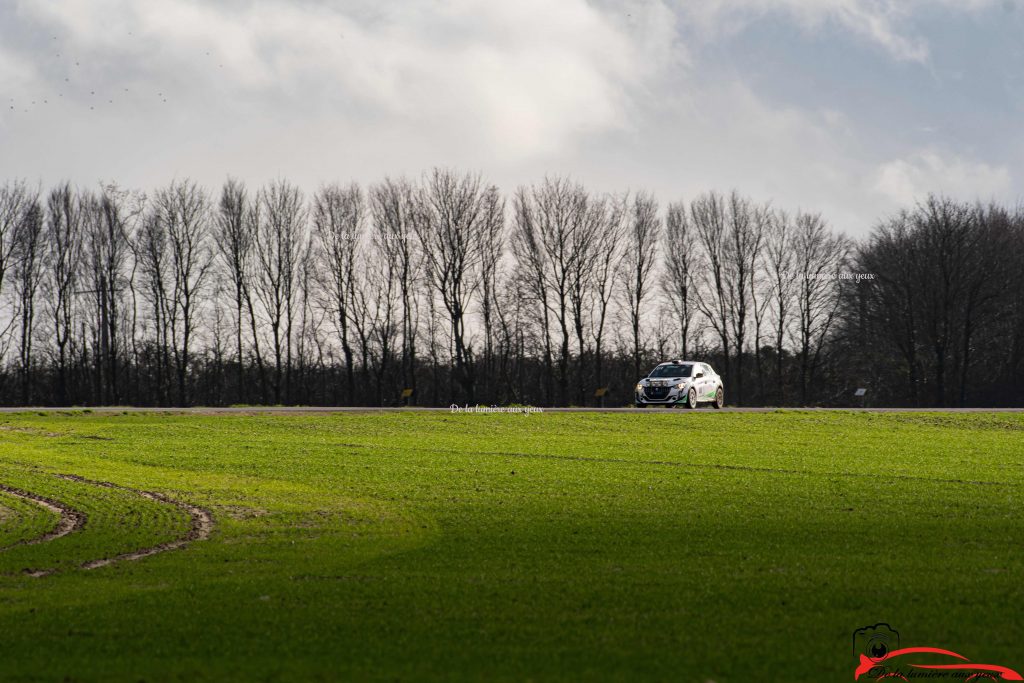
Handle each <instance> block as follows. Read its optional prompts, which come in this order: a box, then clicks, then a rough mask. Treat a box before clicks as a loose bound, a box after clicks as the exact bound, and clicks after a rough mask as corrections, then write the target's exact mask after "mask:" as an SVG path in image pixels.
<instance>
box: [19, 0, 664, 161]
mask: <svg viewBox="0 0 1024 683" xmlns="http://www.w3.org/2000/svg"><path fill="white" fill-rule="evenodd" d="M20 11H21V13H22V15H23V16H26V17H29V18H32V19H34V20H36V21H38V22H40V23H42V24H46V25H55V26H57V27H58V28H59V34H60V36H61V41H62V43H70V45H71V46H72V49H74V50H75V51H76V52H84V53H88V54H89V55H90V57H89V59H90V68H91V69H92V73H93V74H94V75H95V76H96V77H97V78H101V77H103V73H102V71H103V70H105V69H108V68H112V67H114V66H115V65H117V64H129V65H132V66H129V67H127V69H128V71H129V72H131V71H132V70H134V71H135V72H136V73H135V77H136V78H137V79H141V80H144V81H148V82H160V81H163V82H168V81H170V82H176V83H178V84H182V85H184V84H187V85H188V86H189V88H190V89H191V90H192V91H193V92H195V91H196V90H197V89H199V88H205V89H207V90H213V91H216V92H217V93H219V94H221V95H223V94H224V93H225V91H227V92H228V93H233V94H234V96H235V97H236V98H239V99H241V98H257V99H259V98H266V99H264V100H263V101H262V104H263V106H267V100H269V99H276V101H277V103H278V104H280V102H281V101H282V99H287V100H288V101H290V102H291V103H292V104H293V106H294V107H295V108H304V109H306V110H313V111H318V110H319V111H324V110H332V111H337V110H338V108H339V107H344V108H345V109H346V110H347V113H348V114H349V115H350V116H351V115H352V113H353V111H354V110H357V111H358V110H362V111H363V112H365V113H366V115H369V116H372V117H375V118H377V119H385V120H386V119H387V118H388V117H396V118H401V119H402V120H404V121H406V122H412V123H413V124H414V125H415V126H416V127H417V129H418V130H420V131H422V132H423V133H424V134H427V133H428V132H429V134H431V135H435V136H437V137H438V138H439V139H443V140H447V141H448V142H450V143H454V142H455V141H459V140H461V141H463V143H464V144H475V145H486V146H488V147H490V148H492V149H494V150H495V151H496V153H499V154H502V155H506V156H510V157H530V156H535V155H539V154H552V153H556V152H558V151H560V150H563V149H565V148H568V147H571V146H572V145H573V144H575V143H578V142H579V141H580V139H581V138H582V137H584V136H586V135H588V134H592V133H595V132H601V131H607V130H615V129H623V128H627V127H628V126H629V125H630V115H629V109H630V101H631V92H632V91H633V90H640V89H643V88H644V87H645V86H647V85H648V84H649V83H650V82H651V79H652V78H653V77H654V76H656V75H657V74H658V73H659V72H660V70H662V69H664V68H667V67H668V66H669V65H670V64H672V63H674V61H675V60H676V57H677V56H678V54H679V53H678V52H677V51H676V50H675V48H674V45H673V41H674V38H675V33H674V31H673V29H672V14H671V13H670V12H669V11H668V10H667V8H666V7H665V6H664V5H663V4H661V3H660V2H648V3H643V4H637V5H636V6H632V7H630V9H629V11H628V12H619V11H614V12H609V11H603V10H601V9H599V8H597V7H595V6H593V5H591V4H589V3H588V2H586V0H561V1H559V2H555V3H552V2H546V1H545V0H518V1H517V2H490V1H487V0H447V1H441V0H438V1H435V2H430V3H422V4H419V5H409V4H405V3H403V4H401V5H398V4H386V3H381V4H377V3H371V2H369V1H368V0H356V1H350V2H347V3H340V4H338V3H332V4H326V3H308V2H307V3H295V2H285V1H284V0H266V1H264V2H260V3H246V4H244V5H239V4H235V3H209V2H204V1H201V0H168V1H163V2H159V3H156V2H154V3H140V2H135V1H132V0H22V1H21V4H20ZM634 15H635V16H634ZM207 98H208V93H204V94H203V95H202V96H201V99H207Z"/></svg>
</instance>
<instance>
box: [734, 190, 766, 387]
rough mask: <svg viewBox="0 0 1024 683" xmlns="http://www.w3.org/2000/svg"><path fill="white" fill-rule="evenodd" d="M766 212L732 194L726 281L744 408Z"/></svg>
mask: <svg viewBox="0 0 1024 683" xmlns="http://www.w3.org/2000/svg"><path fill="white" fill-rule="evenodd" d="M765 215H766V211H765V210H763V209H761V208H759V207H757V206H755V205H754V204H753V203H752V202H751V201H750V200H748V199H744V198H743V197H740V196H739V195H738V194H737V193H736V192H733V193H732V194H730V195H729V224H728V235H729V238H728V242H727V245H728V248H727V249H726V252H725V253H726V256H727V260H726V263H727V270H728V273H729V277H728V278H727V280H726V284H727V286H726V290H727V292H728V296H729V300H728V310H729V318H730V320H731V322H732V339H733V342H734V343H735V355H734V358H735V359H736V375H735V379H734V384H735V385H736V401H737V403H739V404H740V405H743V399H744V394H743V379H744V375H743V355H744V347H745V345H746V339H747V333H748V332H749V329H748V323H749V316H750V314H751V308H752V306H753V303H754V302H753V299H752V293H753V291H754V285H755V282H754V278H755V274H756V272H757V265H758V260H759V254H760V252H761V247H762V245H763V235H764V223H765Z"/></svg>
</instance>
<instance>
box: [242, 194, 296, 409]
mask: <svg viewBox="0 0 1024 683" xmlns="http://www.w3.org/2000/svg"><path fill="white" fill-rule="evenodd" d="M257 201H258V202H259V205H260V211H259V222H258V225H257V228H256V231H255V233H254V239H253V246H254V249H253V253H254V256H255V261H256V266H257V268H256V272H255V277H254V290H255V292H256V296H257V298H258V299H259V301H260V303H261V304H262V307H263V311H264V312H265V313H266V315H267V320H268V322H269V325H270V335H271V342H272V344H273V350H274V379H273V381H272V382H271V388H272V389H273V392H274V403H280V402H281V399H282V396H288V395H289V392H290V389H291V372H292V326H293V324H294V319H295V316H294V313H295V312H294V308H293V302H294V297H295V292H296V280H297V277H298V273H299V263H298V261H299V255H300V254H301V253H302V250H303V245H304V241H305V239H306V234H305V225H306V210H305V206H304V203H303V200H302V193H301V192H300V191H299V189H298V188H297V187H295V186H294V185H290V184H289V183H287V182H286V181H277V182H273V183H271V184H270V185H268V186H267V187H265V188H263V189H262V190H260V193H259V196H258V197H257Z"/></svg>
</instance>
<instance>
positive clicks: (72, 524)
mask: <svg viewBox="0 0 1024 683" xmlns="http://www.w3.org/2000/svg"><path fill="white" fill-rule="evenodd" d="M0 491H3V492H4V493H6V494H7V495H9V496H14V497H15V498H21V499H22V500H25V501H28V502H30V503H34V504H36V505H38V506H39V507H41V508H44V509H46V510H49V511H50V512H53V513H55V514H56V515H58V517H59V518H60V519H59V521H58V522H57V526H55V527H54V528H53V529H51V530H49V531H47V532H46V533H44V534H41V535H39V536H36V537H35V538H30V539H26V540H24V541H19V542H17V543H13V544H11V545H9V546H6V547H4V548H0V550H7V549H9V548H14V547H17V546H19V545H36V544H37V543H46V542H47V541H52V540H54V539H55V538H60V537H61V536H67V535H68V534H70V533H71V532H72V531H77V530H78V529H81V528H82V527H83V526H84V525H85V519H86V517H85V513H84V512H79V511H78V510H75V509H74V508H72V507H70V506H68V505H65V504H64V503H61V502H60V501H57V500H53V499H51V498H45V497H43V496H40V495H37V494H35V493H29V492H28V491H22V490H21V489H16V488H14V487H13V486H7V485H5V484H0Z"/></svg>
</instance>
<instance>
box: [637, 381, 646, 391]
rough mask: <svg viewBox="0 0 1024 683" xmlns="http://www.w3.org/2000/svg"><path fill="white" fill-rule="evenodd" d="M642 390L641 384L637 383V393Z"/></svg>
mask: <svg viewBox="0 0 1024 683" xmlns="http://www.w3.org/2000/svg"><path fill="white" fill-rule="evenodd" d="M643 388H644V385H643V384H640V383H637V385H636V390H637V391H641V390H642V389H643Z"/></svg>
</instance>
